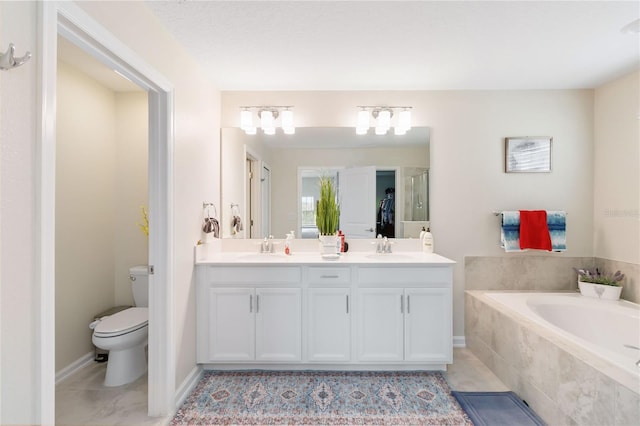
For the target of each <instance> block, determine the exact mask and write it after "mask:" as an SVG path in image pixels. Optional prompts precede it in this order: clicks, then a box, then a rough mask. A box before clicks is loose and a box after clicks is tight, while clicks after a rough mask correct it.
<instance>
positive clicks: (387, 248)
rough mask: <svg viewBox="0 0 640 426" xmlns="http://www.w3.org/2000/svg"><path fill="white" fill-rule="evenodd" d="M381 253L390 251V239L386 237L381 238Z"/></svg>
mask: <svg viewBox="0 0 640 426" xmlns="http://www.w3.org/2000/svg"><path fill="white" fill-rule="evenodd" d="M382 253H391V241H389V239H388V238H387V237H384V238H383V239H382Z"/></svg>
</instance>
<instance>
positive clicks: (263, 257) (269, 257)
mask: <svg viewBox="0 0 640 426" xmlns="http://www.w3.org/2000/svg"><path fill="white" fill-rule="evenodd" d="M287 257H288V256H287V255H286V254H284V253H248V254H241V255H239V256H238V260H245V261H263V262H269V261H273V260H284V259H286V258H287Z"/></svg>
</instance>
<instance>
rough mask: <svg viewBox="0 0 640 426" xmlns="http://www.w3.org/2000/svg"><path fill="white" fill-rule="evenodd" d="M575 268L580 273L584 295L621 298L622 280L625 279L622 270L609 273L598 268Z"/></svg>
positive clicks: (581, 290) (612, 298)
mask: <svg viewBox="0 0 640 426" xmlns="http://www.w3.org/2000/svg"><path fill="white" fill-rule="evenodd" d="M573 269H574V271H576V272H577V273H578V288H579V289H580V293H581V294H582V295H583V296H587V297H597V298H599V299H606V300H618V299H620V293H622V280H623V279H624V274H623V273H622V272H620V271H616V272H615V274H607V273H605V272H604V271H600V270H599V269H598V268H595V269H576V268H573Z"/></svg>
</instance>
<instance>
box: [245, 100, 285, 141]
mask: <svg viewBox="0 0 640 426" xmlns="http://www.w3.org/2000/svg"><path fill="white" fill-rule="evenodd" d="M291 108H293V107H292V106H290V105H289V106H270V105H269V106H267V105H260V106H241V107H240V128H241V129H242V130H244V132H245V133H246V134H248V135H255V134H256V133H257V127H256V126H254V124H253V119H254V114H255V115H257V117H258V121H259V123H260V128H262V131H263V132H264V134H265V135H275V133H276V120H277V119H278V117H280V127H282V130H283V132H284V134H286V135H292V134H294V133H295V131H296V129H295V127H294V125H293V111H291Z"/></svg>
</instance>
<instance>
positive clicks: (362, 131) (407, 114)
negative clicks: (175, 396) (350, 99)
mask: <svg viewBox="0 0 640 426" xmlns="http://www.w3.org/2000/svg"><path fill="white" fill-rule="evenodd" d="M358 108H360V111H358V119H357V124H356V134H358V135H366V134H367V132H368V131H369V127H370V117H371V116H372V117H373V118H374V119H375V126H374V128H375V134H376V135H386V134H387V132H388V131H389V129H390V128H391V119H392V118H393V117H394V115H395V116H396V117H397V118H396V124H395V126H394V133H395V134H396V135H404V134H406V133H407V131H409V130H411V109H412V108H413V107H410V106H358ZM394 110H398V111H397V114H394Z"/></svg>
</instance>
